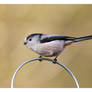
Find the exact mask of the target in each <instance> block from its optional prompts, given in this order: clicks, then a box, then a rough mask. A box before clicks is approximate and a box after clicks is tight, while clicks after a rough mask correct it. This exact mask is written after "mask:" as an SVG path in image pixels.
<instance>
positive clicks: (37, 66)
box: [0, 4, 92, 88]
mask: <svg viewBox="0 0 92 92" xmlns="http://www.w3.org/2000/svg"><path fill="white" fill-rule="evenodd" d="M31 33H45V34H57V35H68V36H74V37H80V36H86V35H92V5H64V4H61V5H50V4H49V5H40V4H39V5H32V4H30V5H0V87H1V88H7V87H10V84H11V78H12V75H13V73H14V71H15V70H16V68H17V67H18V66H19V65H20V64H21V63H23V62H24V61H26V60H28V59H31V58H35V57H38V55H37V54H36V53H34V52H33V51H31V50H29V49H28V48H26V47H25V46H24V45H23V41H24V38H25V36H27V35H28V34H31ZM58 60H59V61H60V62H62V63H63V64H65V65H66V66H67V67H68V68H69V69H71V71H72V72H73V73H74V74H75V76H76V77H77V79H78V81H79V84H80V87H83V88H85V87H88V88H89V87H92V40H89V41H84V42H80V43H76V44H73V45H71V46H68V47H67V49H66V50H65V51H64V52H63V53H62V54H61V55H60V56H59V58H58ZM15 87H17V88H20V87H21V88H67V87H68V88H70V87H76V85H75V83H74V81H73V79H72V78H71V76H70V75H69V74H68V73H67V72H66V71H65V70H64V69H63V68H61V67H60V66H58V65H55V64H52V63H50V62H45V61H43V62H41V63H40V62H39V61H37V62H33V63H29V64H27V65H25V66H24V67H23V68H22V69H21V70H20V71H19V72H18V74H17V76H16V79H15Z"/></svg>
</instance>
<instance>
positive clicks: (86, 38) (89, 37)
mask: <svg viewBox="0 0 92 92" xmlns="http://www.w3.org/2000/svg"><path fill="white" fill-rule="evenodd" d="M90 39H92V35H90V36H85V37H79V38H74V39H73V43H75V42H80V41H84V40H90Z"/></svg>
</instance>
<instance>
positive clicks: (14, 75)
mask: <svg viewBox="0 0 92 92" xmlns="http://www.w3.org/2000/svg"><path fill="white" fill-rule="evenodd" d="M36 60H46V61H50V62H55V61H54V60H52V59H49V58H33V59H30V60H27V61H25V62H24V63H22V64H21V65H20V66H19V67H18V68H17V69H16V71H15V72H14V74H13V76H12V80H11V88H14V79H15V77H16V74H17V72H18V71H19V70H20V69H21V68H22V67H23V66H24V65H25V64H27V63H29V62H32V61H36ZM56 64H58V65H60V66H61V67H63V68H64V69H65V70H66V71H67V72H68V73H69V74H70V75H71V76H72V78H73V80H74V81H75V84H76V86H77V88H79V83H78V81H77V79H76V77H75V76H74V74H73V73H72V72H71V71H70V70H69V68H67V67H66V66H65V65H64V64H62V63H60V62H58V61H56Z"/></svg>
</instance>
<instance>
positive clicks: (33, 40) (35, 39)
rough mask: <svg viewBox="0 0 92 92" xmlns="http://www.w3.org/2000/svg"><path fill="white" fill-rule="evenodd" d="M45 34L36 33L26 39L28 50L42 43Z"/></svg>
mask: <svg viewBox="0 0 92 92" xmlns="http://www.w3.org/2000/svg"><path fill="white" fill-rule="evenodd" d="M42 35H43V34H41V33H34V34H30V35H28V36H27V37H25V39H24V45H26V46H27V47H28V48H32V47H33V46H35V45H37V44H38V43H39V42H40V37H41V36H42Z"/></svg>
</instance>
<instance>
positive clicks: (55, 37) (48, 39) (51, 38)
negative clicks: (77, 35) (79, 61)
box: [40, 35, 74, 43]
mask: <svg viewBox="0 0 92 92" xmlns="http://www.w3.org/2000/svg"><path fill="white" fill-rule="evenodd" d="M73 39H74V37H69V36H61V35H43V36H42V37H41V38H40V42H41V43H45V42H51V41H54V40H64V41H67V40H73Z"/></svg>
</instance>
